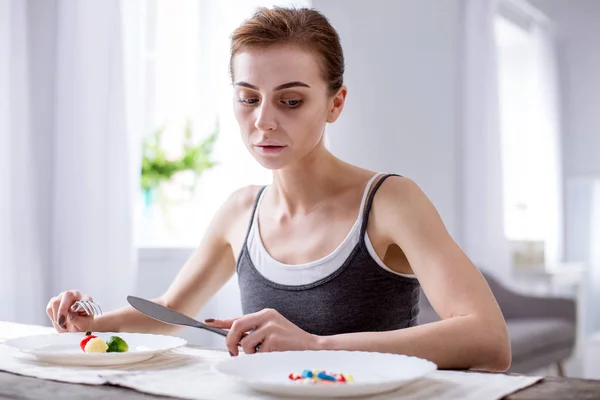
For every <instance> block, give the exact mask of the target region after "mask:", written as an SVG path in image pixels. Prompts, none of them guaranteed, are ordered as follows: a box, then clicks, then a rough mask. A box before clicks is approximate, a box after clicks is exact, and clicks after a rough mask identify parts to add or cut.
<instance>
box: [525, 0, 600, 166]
mask: <svg viewBox="0 0 600 400" xmlns="http://www.w3.org/2000/svg"><path fill="white" fill-rule="evenodd" d="M535 4H536V5H537V6H538V7H540V8H541V9H542V10H544V11H545V12H546V13H547V14H548V15H549V16H550V17H551V18H552V19H553V20H555V21H556V29H557V34H558V40H559V52H560V53H559V54H560V62H561V63H560V78H561V89H562V94H563V104H562V106H563V122H564V123H563V126H564V134H565V135H564V139H565V142H564V143H565V151H564V158H565V173H566V175H567V176H577V175H588V174H600V157H598V153H599V152H600V112H599V109H600V108H599V107H600V40H599V38H600V1H597V0H568V1H567V0H542V1H538V2H536V3H535Z"/></svg>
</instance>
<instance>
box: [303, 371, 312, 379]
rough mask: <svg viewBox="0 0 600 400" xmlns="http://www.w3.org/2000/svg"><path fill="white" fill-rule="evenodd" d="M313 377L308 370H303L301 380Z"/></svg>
mask: <svg viewBox="0 0 600 400" xmlns="http://www.w3.org/2000/svg"><path fill="white" fill-rule="evenodd" d="M313 376H314V374H313V372H312V371H311V370H309V369H305V370H304V371H302V377H303V378H312V377H313Z"/></svg>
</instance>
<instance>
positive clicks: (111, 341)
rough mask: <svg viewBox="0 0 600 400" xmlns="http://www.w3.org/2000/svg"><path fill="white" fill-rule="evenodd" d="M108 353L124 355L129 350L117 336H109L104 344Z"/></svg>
mask: <svg viewBox="0 0 600 400" xmlns="http://www.w3.org/2000/svg"><path fill="white" fill-rule="evenodd" d="M106 344H107V345H108V352H109V353H125V352H127V350H129V345H128V344H127V342H126V341H125V340H123V339H122V338H120V337H119V336H111V337H110V338H108V341H107V342H106Z"/></svg>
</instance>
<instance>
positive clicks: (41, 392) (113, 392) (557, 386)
mask: <svg viewBox="0 0 600 400" xmlns="http://www.w3.org/2000/svg"><path fill="white" fill-rule="evenodd" d="M0 325H1V328H2V329H0V342H2V341H3V340H6V339H9V338H10V337H19V336H24V335H27V334H42V333H48V332H52V331H53V330H52V329H50V328H46V327H40V326H31V325H20V324H8V323H5V322H0ZM6 399H11V400H13V399H19V400H22V399H81V400H86V399H94V400H96V399H123V400H140V399H161V400H173V397H163V396H154V395H149V394H145V393H140V392H136V391H134V390H131V389H127V388H122V387H115V386H107V385H103V386H95V385H78V384H72V383H62V382H54V381H47V380H42V379H37V378H30V377H26V376H20V375H14V374H10V373H7V372H0V400H6ZM504 399H505V400H551V399H561V400H566V399H577V400H579V399H582V400H583V399H596V400H597V399H600V380H586V379H575V378H559V377H546V378H544V379H543V380H541V381H540V382H538V383H536V384H534V385H532V386H530V387H527V388H525V389H523V390H520V391H518V392H516V393H513V394H511V395H509V396H507V397H505V398H504Z"/></svg>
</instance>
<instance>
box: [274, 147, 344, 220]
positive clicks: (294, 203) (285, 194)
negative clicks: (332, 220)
mask: <svg viewBox="0 0 600 400" xmlns="http://www.w3.org/2000/svg"><path fill="white" fill-rule="evenodd" d="M344 165H345V163H344V162H342V161H341V160H339V159H338V158H336V157H335V156H334V155H333V154H331V153H330V152H329V151H328V150H327V149H326V148H325V146H324V144H322V143H319V145H318V146H317V147H316V148H315V149H314V150H313V151H312V152H311V153H309V154H308V155H307V156H306V157H304V158H303V159H301V160H299V161H298V162H296V163H294V164H293V165H289V166H287V167H285V168H282V169H279V170H276V171H274V172H273V189H274V190H273V196H274V199H275V201H276V202H277V203H279V204H281V205H282V206H283V210H282V211H283V213H284V214H287V215H289V216H293V215H296V214H308V213H310V212H311V211H313V210H314V209H316V208H318V207H319V205H320V204H321V201H322V199H324V198H328V197H329V196H330V195H331V194H332V193H335V191H336V190H337V185H336V183H337V184H339V183H340V182H336V181H335V178H333V177H336V176H344V174H343V173H342V174H340V173H339V172H341V170H342V169H344ZM325 171H327V172H325Z"/></svg>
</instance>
